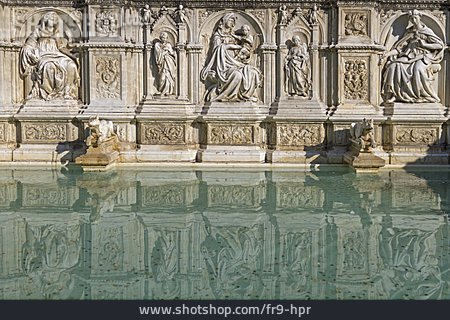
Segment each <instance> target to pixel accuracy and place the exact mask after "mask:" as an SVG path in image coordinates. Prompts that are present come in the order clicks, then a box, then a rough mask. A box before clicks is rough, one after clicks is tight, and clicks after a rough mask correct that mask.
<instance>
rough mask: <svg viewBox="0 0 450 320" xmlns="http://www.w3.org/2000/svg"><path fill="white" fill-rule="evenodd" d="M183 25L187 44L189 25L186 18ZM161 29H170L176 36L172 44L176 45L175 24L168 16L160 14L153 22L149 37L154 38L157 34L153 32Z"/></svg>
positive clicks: (189, 37)
mask: <svg viewBox="0 0 450 320" xmlns="http://www.w3.org/2000/svg"><path fill="white" fill-rule="evenodd" d="M185 25H186V40H187V42H191V23H190V20H189V19H188V17H186V22H185ZM163 28H166V29H170V30H171V32H173V33H174V34H175V35H176V37H175V40H176V41H175V42H174V44H176V43H177V42H178V38H179V37H178V26H177V23H176V22H175V21H174V20H173V18H172V17H171V16H170V15H169V14H162V15H161V16H160V17H159V18H158V19H156V20H155V22H153V24H152V33H151V36H152V37H154V36H155V35H156V36H159V34H156V33H155V32H157V31H158V30H161V29H163Z"/></svg>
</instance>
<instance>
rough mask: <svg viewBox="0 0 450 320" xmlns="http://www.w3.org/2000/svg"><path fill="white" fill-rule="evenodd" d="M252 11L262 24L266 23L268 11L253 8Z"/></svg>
mask: <svg viewBox="0 0 450 320" xmlns="http://www.w3.org/2000/svg"><path fill="white" fill-rule="evenodd" d="M250 13H251V14H253V15H254V16H255V17H256V19H258V21H259V22H261V23H262V24H264V23H265V20H266V13H265V12H264V10H253V11H250Z"/></svg>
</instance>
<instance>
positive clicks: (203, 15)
mask: <svg viewBox="0 0 450 320" xmlns="http://www.w3.org/2000/svg"><path fill="white" fill-rule="evenodd" d="M213 12H214V11H211V10H206V9H201V10H199V11H198V25H199V26H201V25H202V24H203V23H204V22H205V21H206V19H207V18H208V17H209V16H210V15H211V14H212V13H213Z"/></svg>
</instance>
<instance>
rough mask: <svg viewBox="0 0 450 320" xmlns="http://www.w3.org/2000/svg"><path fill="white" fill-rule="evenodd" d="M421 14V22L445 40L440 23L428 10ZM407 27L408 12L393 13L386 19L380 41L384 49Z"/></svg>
mask: <svg viewBox="0 0 450 320" xmlns="http://www.w3.org/2000/svg"><path fill="white" fill-rule="evenodd" d="M421 14H422V16H421V20H422V22H423V23H424V24H425V25H426V26H427V27H429V28H430V29H431V30H433V32H434V33H435V34H436V35H437V36H438V37H439V38H441V40H443V41H444V42H445V31H444V27H443V26H442V25H441V23H439V22H438V21H437V20H436V18H435V17H434V16H433V15H432V14H430V13H428V12H421ZM409 27H410V24H409V13H408V12H399V13H397V14H395V15H394V16H393V17H391V18H390V19H389V20H388V22H387V23H386V25H385V27H384V28H383V30H382V31H381V35H380V43H381V44H383V45H384V46H385V47H386V50H390V49H391V48H392V46H393V44H394V43H395V42H396V41H397V40H398V39H400V38H401V37H402V36H403V34H405V32H406V29H407V28H409Z"/></svg>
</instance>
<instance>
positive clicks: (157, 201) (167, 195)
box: [141, 185, 186, 208]
mask: <svg viewBox="0 0 450 320" xmlns="http://www.w3.org/2000/svg"><path fill="white" fill-rule="evenodd" d="M141 191H142V192H141V194H142V206H143V207H147V208H150V207H160V206H176V207H178V206H181V205H184V204H185V196H184V195H185V191H186V188H185V187H184V186H180V185H162V186H154V187H153V186H152V187H142V189H141Z"/></svg>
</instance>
